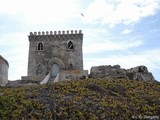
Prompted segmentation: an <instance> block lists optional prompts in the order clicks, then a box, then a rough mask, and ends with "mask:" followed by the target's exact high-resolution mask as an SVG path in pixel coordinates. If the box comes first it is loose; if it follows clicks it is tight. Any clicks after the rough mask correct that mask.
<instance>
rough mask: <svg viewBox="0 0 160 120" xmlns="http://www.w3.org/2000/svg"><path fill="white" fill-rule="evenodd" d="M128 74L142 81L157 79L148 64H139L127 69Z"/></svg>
mask: <svg viewBox="0 0 160 120" xmlns="http://www.w3.org/2000/svg"><path fill="white" fill-rule="evenodd" d="M126 75H127V76H128V77H129V79H131V80H140V81H146V82H150V81H155V79H154V77H153V75H152V73H151V72H149V71H148V69H147V67H146V66H137V67H134V68H131V69H127V70H126Z"/></svg>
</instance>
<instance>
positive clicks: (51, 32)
mask: <svg viewBox="0 0 160 120" xmlns="http://www.w3.org/2000/svg"><path fill="white" fill-rule="evenodd" d="M72 34H82V30H79V31H77V30H70V31H69V30H67V31H46V32H44V31H42V32H30V36H42V35H46V36H47V35H72Z"/></svg>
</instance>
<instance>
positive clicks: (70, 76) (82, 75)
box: [59, 70, 88, 81]
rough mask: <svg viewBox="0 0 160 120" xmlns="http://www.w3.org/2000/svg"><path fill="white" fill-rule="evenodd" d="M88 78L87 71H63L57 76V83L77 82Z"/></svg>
mask: <svg viewBox="0 0 160 120" xmlns="http://www.w3.org/2000/svg"><path fill="white" fill-rule="evenodd" d="M86 78H88V70H63V71H61V72H60V74H59V81H65V80H78V79H86Z"/></svg>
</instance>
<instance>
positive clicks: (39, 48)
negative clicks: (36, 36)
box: [38, 42, 43, 50]
mask: <svg viewBox="0 0 160 120" xmlns="http://www.w3.org/2000/svg"><path fill="white" fill-rule="evenodd" d="M38 50H43V43H41V42H40V43H38Z"/></svg>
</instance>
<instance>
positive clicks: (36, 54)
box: [22, 30, 88, 81]
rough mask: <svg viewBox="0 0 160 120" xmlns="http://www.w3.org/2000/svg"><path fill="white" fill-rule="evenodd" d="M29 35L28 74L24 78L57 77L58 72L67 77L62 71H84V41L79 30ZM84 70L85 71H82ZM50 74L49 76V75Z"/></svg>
mask: <svg viewBox="0 0 160 120" xmlns="http://www.w3.org/2000/svg"><path fill="white" fill-rule="evenodd" d="M28 37H29V42H30V44H29V58H28V76H27V77H22V79H29V80H39V81H41V80H43V79H45V77H47V79H49V78H53V79H54V78H55V77H56V76H57V75H58V73H61V74H60V75H61V77H63V78H65V76H64V75H65V74H66V72H65V74H62V73H64V72H62V71H67V70H69V71H72V72H71V73H74V70H79V71H80V72H79V73H80V74H79V75H78V76H83V74H81V73H85V76H88V71H83V53H82V43H83V34H82V31H81V30H79V31H77V30H75V31H73V30H71V31H54V32H52V31H50V32H48V31H47V32H38V33H37V32H34V33H32V32H31V33H30V35H29V36H28ZM82 71H83V72H82ZM47 75H48V76H47Z"/></svg>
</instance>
